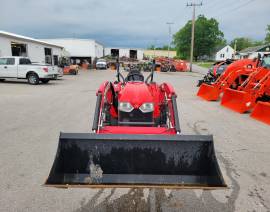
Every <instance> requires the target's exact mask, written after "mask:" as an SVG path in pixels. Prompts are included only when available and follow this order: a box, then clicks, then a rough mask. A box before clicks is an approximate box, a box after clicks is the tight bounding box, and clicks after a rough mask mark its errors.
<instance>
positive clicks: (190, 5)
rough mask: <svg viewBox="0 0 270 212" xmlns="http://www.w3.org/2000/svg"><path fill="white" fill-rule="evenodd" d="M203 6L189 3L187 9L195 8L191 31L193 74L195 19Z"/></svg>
mask: <svg viewBox="0 0 270 212" xmlns="http://www.w3.org/2000/svg"><path fill="white" fill-rule="evenodd" d="M200 6H202V2H201V3H200V4H195V3H190V4H189V3H187V7H193V15H192V30H191V47H190V72H192V63H193V50H194V32H195V19H196V7H200Z"/></svg>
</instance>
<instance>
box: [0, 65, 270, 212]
mask: <svg viewBox="0 0 270 212" xmlns="http://www.w3.org/2000/svg"><path fill="white" fill-rule="evenodd" d="M198 72H201V71H198ZM114 75H115V72H113V71H109V70H108V71H88V72H81V73H80V74H79V75H78V76H64V78H63V79H61V80H57V81H52V82H51V83H49V84H48V85H38V86H30V85H28V84H27V83H25V82H24V81H20V82H16V81H9V82H4V83H0V108H1V110H0V117H1V118H0V135H1V137H0V182H1V183H0V211H40V212H42V211H74V212H80V211H123V212H126V211H270V134H269V132H268V130H269V129H270V128H269V126H267V125H265V124H263V123H260V122H257V121H255V120H253V119H251V118H250V117H249V114H242V115H241V114H237V113H234V112H231V111H230V110H227V109H225V108H223V107H221V106H220V105H219V102H206V101H203V100H201V99H199V98H197V97H196V92H197V87H195V85H196V83H197V80H198V79H200V78H201V77H202V75H201V73H159V74H157V75H156V76H155V77H156V81H157V82H163V81H166V82H170V83H171V84H172V85H173V86H174V87H175V90H176V92H177V93H178V100H177V101H178V107H179V116H180V122H181V127H182V132H183V133H184V134H213V135H214V143H215V148H216V154H217V157H218V161H219V164H220V166H221V169H222V172H223V175H224V178H225V180H226V183H227V184H228V185H229V188H228V189H222V190H214V191H208V190H207V191H205V190H169V189H120V188H119V189H118V188H117V189H55V188H46V187H43V186H42V184H43V183H44V181H45V179H46V177H47V176H48V173H49V170H50V168H51V165H52V163H53V160H54V157H55V152H56V148H57V142H58V137H59V132H60V131H62V132H89V131H90V129H91V123H92V118H93V113H94V107H95V99H96V97H95V92H96V89H97V88H98V86H99V85H100V84H101V83H102V82H103V81H105V80H113V79H114V78H113V77H114Z"/></svg>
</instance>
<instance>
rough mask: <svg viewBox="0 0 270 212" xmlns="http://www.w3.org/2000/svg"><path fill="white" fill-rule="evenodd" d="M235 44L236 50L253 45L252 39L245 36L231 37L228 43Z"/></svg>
mask: <svg viewBox="0 0 270 212" xmlns="http://www.w3.org/2000/svg"><path fill="white" fill-rule="evenodd" d="M235 44H236V51H241V50H243V49H245V48H248V47H251V46H254V43H253V41H252V40H251V39H250V38H245V37H240V38H235V39H233V40H232V41H231V43H230V45H231V46H232V47H234V45H235Z"/></svg>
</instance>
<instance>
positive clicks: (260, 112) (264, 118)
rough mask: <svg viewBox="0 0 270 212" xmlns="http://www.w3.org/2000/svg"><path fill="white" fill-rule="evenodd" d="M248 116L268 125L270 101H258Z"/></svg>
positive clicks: (269, 120)
mask: <svg viewBox="0 0 270 212" xmlns="http://www.w3.org/2000/svg"><path fill="white" fill-rule="evenodd" d="M250 116H251V117H252V118H254V119H256V120H258V121H261V122H264V123H266V124H269V125H270V102H258V103H257V104H256V106H255V108H254V110H253V112H252V113H251V115H250Z"/></svg>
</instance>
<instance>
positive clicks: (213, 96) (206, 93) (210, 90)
mask: <svg viewBox="0 0 270 212" xmlns="http://www.w3.org/2000/svg"><path fill="white" fill-rule="evenodd" d="M197 96H199V97H201V98H203V99H205V100H207V101H217V100H218V99H219V90H218V89H217V88H216V87H214V86H213V85H208V84H205V83H203V84H202V85H201V86H200V89H199V91H198V93H197Z"/></svg>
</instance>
